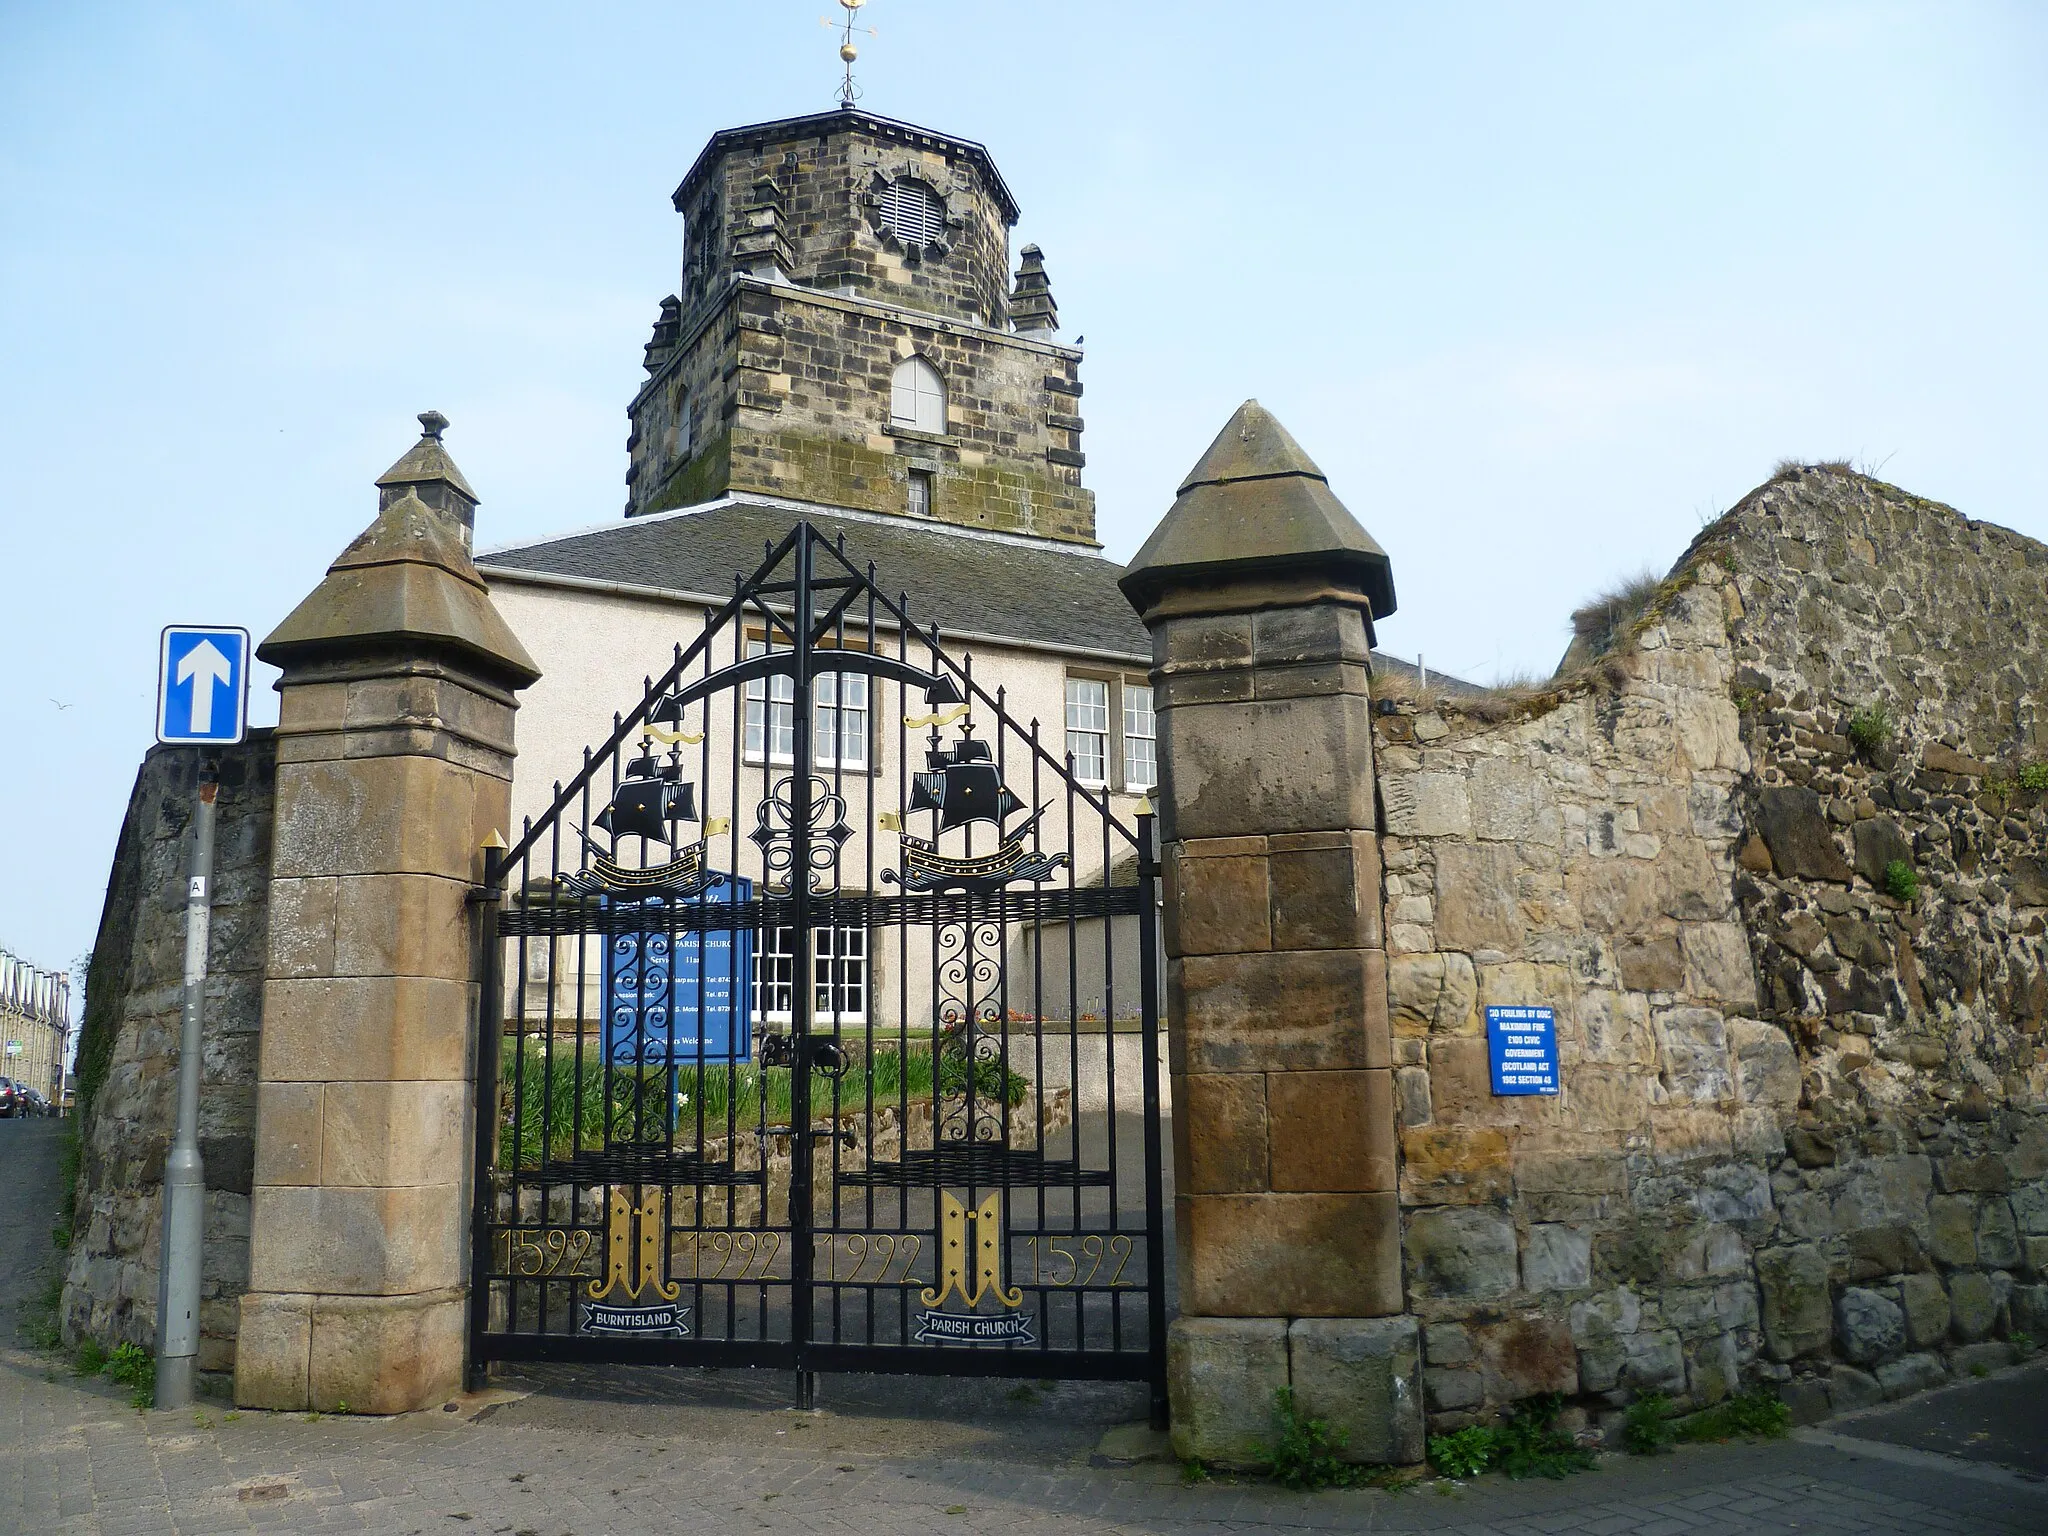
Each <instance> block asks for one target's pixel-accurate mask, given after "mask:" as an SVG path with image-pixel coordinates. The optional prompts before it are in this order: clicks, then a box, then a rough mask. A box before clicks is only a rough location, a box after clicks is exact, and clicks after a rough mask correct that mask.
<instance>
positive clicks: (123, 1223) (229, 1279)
mask: <svg viewBox="0 0 2048 1536" xmlns="http://www.w3.org/2000/svg"><path fill="white" fill-rule="evenodd" d="M197 770H198V753H197V752H196V751H195V750H194V749H191V748H180V747H157V748H155V749H154V750H152V751H151V752H150V753H149V755H148V756H147V757H146V758H144V759H143V762H142V767H141V769H140V771H139V772H138V773H137V775H136V779H135V788H134V790H133V792H132V793H131V795H130V797H129V802H128V811H127V815H126V818H125V819H124V821H123V823H122V828H121V838H120V842H119V845H118V847H117V850H116V853H115V857H114V865H113V871H112V875H111V877H110V879H109V882H108V887H107V902H106V907H105V910H104V913H103V915H102V917H101V919H100V931H99V937H98V940H97V941H96V943H95V944H94V947H93V960H92V970H91V974H90V977H89V979H88V982H87V986H86V1006H85V1016H84V1021H83V1023H82V1025H81V1030H80V1038H79V1078H80V1101H81V1106H82V1118H81V1121H80V1126H79V1134H80V1140H81V1157H80V1166H79V1179H78V1199H77V1205H76V1208H75V1214H74V1225H73V1235H72V1242H71V1251H70V1262H69V1266H68V1269H67V1271H66V1274H65V1284H64V1301H63V1321H64V1337H65V1341H66V1342H67V1343H73V1344H75V1343H78V1342H80V1341H81V1340H84V1339H87V1338H90V1339H95V1340H97V1341H99V1342H100V1343H101V1344H103V1345H105V1346H107V1347H109V1348H111V1347H112V1346H113V1345H114V1344H116V1343H119V1342H122V1341H126V1342H130V1343H134V1344H137V1345H140V1346H142V1347H143V1348H145V1349H147V1348H151V1347H153V1345H154V1341H155V1337H156V1311H157V1272H158V1256H159V1254H160V1252H161V1248H162V1217H163V1170H164V1158H165V1155H166V1154H167V1153H168V1151H169V1149H170V1143H171V1133H172V1130H173V1128H174V1121H175V1119H176V1114H177V1070H176V1068H177V1050H178V1031H179V1015H180V1009H181V1008H182V1005H183V1002H184V970H185V875H186V867H187V860H188V859H189V858H190V856H191V835H190V829H191V821H192V805H193V800H194V792H195V784H196V773H197ZM275 776H276V749H275V745H274V743H273V742H272V740H271V736H270V733H269V732H268V731H256V732H252V733H251V735H250V739H249V740H248V741H247V742H246V743H244V744H243V745H241V746H239V747H231V748H227V749H225V750H223V751H222V753H221V773H220V779H221V788H220V798H219V800H218V802H217V813H216V821H215V828H214V906H213V914H212V924H211V928H210V931H209V944H208V954H207V984H206V1003H205V1013H204V1043H205V1067H204V1073H205V1075H204V1077H203V1079H202V1092H201V1094H200V1101H199V1120H200V1123H199V1144H200V1154H201V1157H202V1158H203V1160H204V1162H205V1167H206V1229H205V1230H206V1237H205V1252H204V1257H203V1261H202V1284H201V1293H200V1294H201V1302H200V1314H199V1315H200V1329H201V1337H200V1344H199V1366H200V1369H201V1370H202V1371H206V1372H220V1371H226V1370H229V1369H231V1368H232V1367H233V1364H234V1348H235V1342H234V1341H235V1332H236V1326H237V1310H236V1298H238V1297H239V1296H240V1295H241V1294H242V1292H243V1290H244V1289H246V1288H247V1285H248V1279H249V1187H250V1175H251V1171H252V1167H253V1154H254V1135H255V1124H256V1056H257V1042H258V1040H259V1038H260V1034H259V1031H260V1028H261V1023H262V1011H263V968H264V960H265V956H266V953H267V948H268V933H269V885H270V841H271V825H272V808H273V791H274V784H275Z"/></svg>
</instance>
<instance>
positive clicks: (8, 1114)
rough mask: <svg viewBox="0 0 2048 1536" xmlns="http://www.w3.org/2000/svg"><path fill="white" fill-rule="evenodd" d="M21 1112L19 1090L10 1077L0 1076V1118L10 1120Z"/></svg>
mask: <svg viewBox="0 0 2048 1536" xmlns="http://www.w3.org/2000/svg"><path fill="white" fill-rule="evenodd" d="M20 1113H21V1090H20V1089H19V1088H17V1087H15V1086H14V1079H13V1078H11V1077H0V1120H12V1119H13V1118H14V1117H15V1116H16V1115H19V1114H20Z"/></svg>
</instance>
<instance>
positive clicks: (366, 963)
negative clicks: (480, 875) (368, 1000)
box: [333, 875, 472, 978]
mask: <svg viewBox="0 0 2048 1536" xmlns="http://www.w3.org/2000/svg"><path fill="white" fill-rule="evenodd" d="M335 887H336V894H335V924H334V971H333V974H335V975H337V976H444V977H461V978H467V977H468V976H469V974H470V971H471V969H472V966H471V961H470V951H471V941H470V927H471V924H470V920H469V910H468V906H467V902H468V898H469V892H470V890H471V887H470V886H469V884H468V883H467V882H465V881H461V880H450V879H443V878H440V877H437V876H433V875H351V876H343V877H340V878H338V879H337V880H336V881H335Z"/></svg>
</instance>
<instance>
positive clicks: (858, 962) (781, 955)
mask: <svg viewBox="0 0 2048 1536" xmlns="http://www.w3.org/2000/svg"><path fill="white" fill-rule="evenodd" d="M811 980H812V988H813V990H812V992H811V1022H812V1024H813V1025H814V1026H827V1027H829V1026H830V1025H832V1024H835V1023H836V1024H865V1023H866V1022H867V1018H868V934H867V930H866V929H865V928H813V929H812V930H811ZM795 1006H796V930H795V929H794V928H763V929H762V930H761V931H760V935H759V939H758V942H757V943H756V945H755V947H754V1003H753V1015H754V1019H755V1021H756V1022H757V1023H762V1024H787V1023H788V1022H789V1021H790V1018H791V1016H792V1014H793V1013H794V1011H795Z"/></svg>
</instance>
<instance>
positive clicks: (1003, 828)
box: [470, 523, 1166, 1416]
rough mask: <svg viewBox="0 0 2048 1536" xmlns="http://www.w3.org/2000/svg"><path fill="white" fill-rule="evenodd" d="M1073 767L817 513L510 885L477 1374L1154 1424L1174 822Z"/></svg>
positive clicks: (709, 625)
mask: <svg viewBox="0 0 2048 1536" xmlns="http://www.w3.org/2000/svg"><path fill="white" fill-rule="evenodd" d="M1061 699H1062V695H1061V694H1059V693H1058V692H1057V687H1056V686H1055V691H1054V692H1053V693H1052V694H1051V695H1050V696H1049V703H1050V704H1051V707H1052V708H1054V709H1058V708H1061V707H1062V704H1061ZM885 705H887V706H888V707H887V708H885V707H884V706H885ZM1057 728H1058V727H1057V723H1056V725H1055V730H1056V731H1057ZM1056 740H1057V741H1058V742H1059V746H1058V748H1057V750H1055V749H1053V748H1049V747H1048V745H1047V744H1046V743H1045V742H1044V741H1042V740H1041V735H1040V725H1039V722H1038V721H1037V720H1035V719H1033V720H1028V721H1026V722H1022V723H1020V722H1019V721H1018V720H1017V719H1014V718H1013V717H1012V714H1011V712H1010V710H1009V708H1008V707H1007V698H1006V690H1005V688H1003V687H997V688H995V689H994V691H993V692H991V691H990V690H989V689H988V688H986V687H984V686H983V685H982V684H981V683H978V682H977V681H976V679H975V676H974V660H973V658H972V657H971V656H968V655H960V656H957V657H956V656H955V655H954V654H952V653H951V652H949V651H948V650H947V649H946V648H945V646H944V645H943V644H942V638H941V636H940V635H939V633H938V631H937V629H936V628H935V627H933V628H929V629H925V630H920V629H918V628H917V626H916V624H915V622H914V617H913V614H912V613H911V612H910V609H909V604H908V600H907V599H905V598H903V597H900V596H899V597H896V598H891V597H889V596H888V595H887V594H886V593H885V592H883V591H882V590H881V589H880V588H879V587H878V586H877V584H876V580H875V573H874V570H873V568H872V567H871V566H870V567H868V568H866V569H860V568H857V567H856V566H855V565H854V564H853V563H852V562H851V561H850V560H849V559H848V558H847V556H846V554H845V552H844V549H843V545H841V544H835V543H833V542H832V541H830V540H828V539H827V538H826V537H825V536H824V535H823V534H821V533H820V532H819V531H818V530H816V529H815V528H813V527H812V526H811V525H810V524H808V523H801V524H799V525H798V526H797V527H795V528H794V529H792V530H791V531H790V533H789V534H788V535H787V536H786V537H785V538H784V539H783V540H782V541H781V542H780V543H779V544H777V545H775V546H773V547H771V548H770V549H769V550H768V551H767V557H766V559H765V560H764V561H763V563H762V565H761V567H760V569H759V570H757V571H756V572H755V573H754V574H753V575H752V576H751V577H749V578H746V579H743V580H738V581H736V583H735V592H734V596H733V598H732V600H731V601H730V602H729V603H727V604H726V605H725V606H724V607H723V608H722V609H720V610H719V611H718V612H716V613H715V614H711V615H708V616H707V617H706V619H705V622H704V628H703V632H702V633H701V634H700V635H698V636H697V637H696V638H695V639H694V641H693V642H692V643H691V644H689V645H688V646H687V647H684V646H681V645H679V646H677V647H676V649H675V653H674V659H673V662H672V664H671V665H670V666H669V667H668V669H667V670H666V671H665V672H663V673H662V675H661V676H660V677H659V678H650V679H648V681H647V683H646V686H645V689H644V691H643V693H642V696H641V698H640V699H639V701H638V702H637V703H636V704H635V706H634V707H633V709H632V710H631V711H630V712H629V713H627V714H625V715H624V716H614V729H613V730H612V732H611V735H610V737H609V738H608V739H607V740H606V741H605V742H604V743H603V744H602V745H601V746H599V747H598V748H596V749H595V750H594V751H586V752H585V754H584V762H583V767H582V769H581V771H580V772H579V773H578V774H577V775H576V776H575V777H574V778H573V779H571V780H570V781H569V782H568V783H566V784H558V785H557V786H556V791H555V795H554V799H553V802H552V804H551V805H550V807H549V809H548V810H547V812H546V813H545V814H544V815H543V816H542V817H541V818H540V819H539V820H538V821H529V822H528V823H527V825H526V826H525V828H524V829H523V831H522V835H521V836H520V838H519V840H518V842H517V844H516V845H515V846H514V847H512V848H511V849H510V850H508V851H505V852H503V853H501V854H499V853H494V854H493V855H491V856H490V857H489V860H488V863H487V870H486V889H485V890H484V891H483V892H482V893H481V899H482V903H483V910H484V911H485V912H486V914H487V927H486V932H487V934H493V935H495V939H487V941H486V943H485V944H484V946H483V951H484V962H483V989H482V991H483V1002H482V1014H481V1016H482V1018H483V1019H484V1020H486V1021H491V1022H495V1023H498V1024H499V1026H500V1027H497V1028H492V1027H486V1028H484V1029H482V1030H480V1031H479V1041H480V1045H479V1050H478V1061H477V1072H478V1078H477V1081H478V1084H479V1092H478V1098H477V1102H478V1106H479V1111H478V1117H477V1124H478V1131H477V1148H476V1190H477V1196H476V1208H475V1227H474V1233H473V1244H474V1248H473V1255H472V1277H471V1324H470V1327H471V1360H472V1362H473V1369H475V1370H479V1371H480V1370H481V1369H482V1367H483V1365H484V1364H485V1363H486V1362H489V1361H492V1360H605V1361H640V1362H650V1361H653V1362H670V1363H677V1364H696V1365H749V1366H774V1367H781V1368H785V1369H793V1370H795V1371H797V1372H799V1373H800V1374H799V1377H798V1380H799V1382H800V1383H801V1386H800V1388H799V1392H800V1394H801V1396H802V1397H803V1398H804V1399H805V1400H806V1401H807V1400H808V1397H809V1393H810V1382H811V1380H812V1373H815V1372H819V1371H835V1370H838V1371H911V1372H932V1373H957V1374H979V1375H1017V1376H1033V1377H1094V1378H1131V1379H1137V1380H1143V1381H1146V1382H1148V1383H1150V1385H1151V1389H1152V1399H1153V1407H1154V1413H1155V1416H1160V1415H1163V1413H1164V1395H1163V1394H1164V1360H1165V1334H1166V1318H1165V1255H1164V1251H1163V1236H1162V1220H1161V1218H1162V1196H1161V1182H1162V1169H1161V1154H1160V1141H1159V1125H1160V1103H1159V1093H1160V1086H1159V1084H1160V1079H1159V1054H1158V1031H1159V1020H1158V1007H1157V997H1158V958H1157V957H1158V947H1157V934H1156V928H1155V902H1154V892H1155V889H1156V882H1157V878H1158V864H1157V856H1156V849H1155V846H1154V842H1153V826H1152V818H1151V817H1150V816H1149V815H1141V816H1138V817H1136V818H1135V824H1134V825H1127V824H1126V823H1125V822H1124V821H1122V820H1120V819H1118V817H1116V816H1115V815H1114V814H1112V812H1111V809H1110V805H1109V801H1108V798H1107V794H1106V792H1105V791H1104V790H1102V789H1100V788H1091V787H1089V786H1087V785H1085V784H1083V783H1082V782H1080V781H1079V780H1078V779H1077V778H1076V776H1075V774H1074V771H1073V764H1072V762H1071V760H1069V759H1068V758H1067V756H1066V753H1065V750H1064V738H1063V737H1056ZM920 762H921V763H922V767H919V766H917V764H918V763H920Z"/></svg>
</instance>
